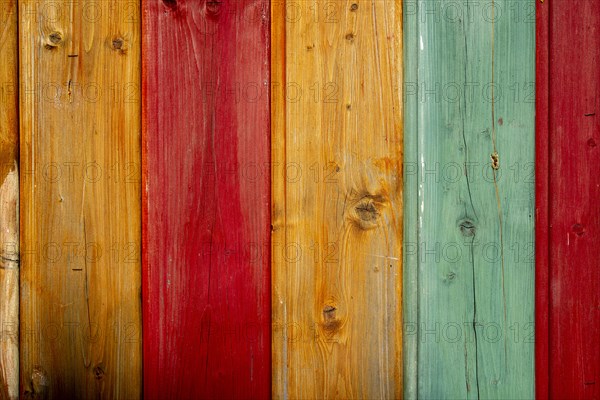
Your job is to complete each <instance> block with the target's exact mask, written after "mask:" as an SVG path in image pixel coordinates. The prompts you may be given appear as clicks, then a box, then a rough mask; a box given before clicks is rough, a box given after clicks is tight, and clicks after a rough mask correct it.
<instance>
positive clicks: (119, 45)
mask: <svg viewBox="0 0 600 400" xmlns="http://www.w3.org/2000/svg"><path fill="white" fill-rule="evenodd" d="M123 43H124V41H123V39H122V38H120V37H116V38H113V40H112V47H113V49H115V50H122V49H123Z"/></svg>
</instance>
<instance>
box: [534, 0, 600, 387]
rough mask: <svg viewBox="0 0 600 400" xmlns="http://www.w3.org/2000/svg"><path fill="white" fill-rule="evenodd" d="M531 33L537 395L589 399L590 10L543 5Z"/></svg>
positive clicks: (599, 86)
mask: <svg viewBox="0 0 600 400" xmlns="http://www.w3.org/2000/svg"><path fill="white" fill-rule="evenodd" d="M537 29H538V77H537V79H538V109H537V112H538V119H537V121H538V155H537V159H538V165H537V168H538V175H537V179H538V182H537V186H538V192H537V195H538V196H537V206H538V215H537V218H538V219H537V224H538V230H537V235H538V236H537V243H538V246H537V256H536V258H537V278H538V279H537V283H538V288H537V297H538V298H537V300H538V302H537V306H538V309H537V313H538V317H537V323H538V326H537V342H536V344H537V397H538V398H553V399H554V398H555V399H563V398H568V399H598V398H600V340H599V336H598V335H599V334H600V268H598V256H597V247H598V243H600V206H599V199H600V163H598V158H599V157H600V153H599V151H600V147H599V145H600V108H599V106H600V74H599V73H598V65H600V2H598V1H596V0H582V1H578V2H576V4H575V3H573V2H569V1H551V0H550V1H546V2H544V4H541V5H539V6H538V28H537ZM544 225H547V227H548V229H546V228H545V227H544Z"/></svg>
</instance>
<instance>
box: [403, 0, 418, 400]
mask: <svg viewBox="0 0 600 400" xmlns="http://www.w3.org/2000/svg"><path fill="white" fill-rule="evenodd" d="M402 6H403V10H402V11H403V15H404V21H403V25H404V26H403V33H404V37H403V48H404V60H403V67H404V72H403V76H404V81H403V106H404V132H407V133H408V134H405V135H404V138H403V139H404V143H403V145H404V152H403V158H404V160H403V193H402V194H403V197H402V203H403V206H404V210H408V212H406V211H405V212H403V214H402V217H403V219H404V226H403V228H404V237H403V244H402V245H403V260H402V273H403V277H402V283H403V287H402V297H403V299H402V300H403V304H402V316H403V325H402V327H403V332H404V333H403V343H402V344H403V350H402V354H403V356H404V358H403V366H404V371H403V372H404V373H403V376H404V393H403V395H404V398H406V399H415V398H417V373H418V348H419V337H418V335H417V332H418V327H419V318H418V299H419V297H418V288H419V285H418V279H419V274H418V271H417V266H418V232H417V230H416V229H414V228H415V227H416V226H417V224H418V218H417V213H416V212H414V210H417V207H418V201H419V186H418V185H419V180H418V176H417V171H418V162H419V159H418V155H419V152H418V143H417V139H418V137H417V134H416V132H417V129H418V126H419V119H418V116H419V114H418V102H417V101H414V100H410V99H411V98H412V97H413V96H415V95H416V94H417V87H418V86H417V82H418V61H419V57H418V54H419V53H418V49H419V46H418V45H417V43H418V38H419V35H418V30H419V24H418V23H417V22H418V21H417V18H415V17H414V14H415V13H416V12H417V2H416V1H408V0H404V1H403V4H402Z"/></svg>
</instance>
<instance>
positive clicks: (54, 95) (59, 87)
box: [19, 0, 142, 399]
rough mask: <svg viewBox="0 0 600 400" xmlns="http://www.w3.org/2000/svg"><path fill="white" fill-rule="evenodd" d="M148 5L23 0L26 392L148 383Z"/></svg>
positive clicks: (132, 393)
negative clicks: (144, 345) (144, 242)
mask: <svg viewBox="0 0 600 400" xmlns="http://www.w3.org/2000/svg"><path fill="white" fill-rule="evenodd" d="M139 11H140V10H139V3H137V2H122V1H112V0H111V1H106V2H96V1H91V0H90V1H86V0H82V1H79V2H71V1H67V0H64V1H62V0H61V1H57V0H53V1H37V0H35V1H34V0H21V1H19V38H20V93H21V96H20V127H21V131H20V139H21V146H20V147H21V221H22V224H21V250H22V253H21V255H22V270H21V335H20V342H21V374H20V375H21V377H20V381H21V385H20V386H21V387H20V391H21V392H20V394H21V397H22V398H57V399H65V398H123V399H136V398H139V397H140V396H141V389H142V382H141V378H142V358H141V316H142V315H141V299H140V296H141V259H140V253H141V252H140V246H141V211H140V199H141V191H140V186H141V163H140V161H141V151H140V137H141V134H140V132H141V123H140V118H141V107H140V93H139V92H140V85H139V83H140V15H139Z"/></svg>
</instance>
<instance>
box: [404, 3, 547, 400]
mask: <svg viewBox="0 0 600 400" xmlns="http://www.w3.org/2000/svg"><path fill="white" fill-rule="evenodd" d="M404 15H405V19H406V20H407V23H406V30H405V48H406V53H405V54H406V58H405V60H406V70H407V72H406V80H405V84H404V88H405V91H404V93H405V96H404V98H405V102H406V110H407V112H406V115H407V118H406V120H405V138H406V141H405V155H406V162H405V169H404V174H405V182H406V186H405V205H406V206H405V216H406V219H405V229H406V240H405V243H404V249H405V259H404V260H405V266H404V269H405V287H406V288H407V291H406V293H405V301H404V305H405V308H404V309H405V315H406V318H405V320H404V326H405V332H404V337H405V340H406V341H405V343H406V346H407V349H406V359H405V365H406V370H405V388H406V390H405V396H406V398H439V399H442V398H511V399H517V398H532V397H533V395H534V354H533V352H534V345H533V341H534V340H533V336H534V263H533V261H534V260H533V258H534V256H533V250H534V248H533V246H534V244H533V241H534V223H533V222H534V214H533V213H534V176H533V175H534V165H533V162H534V88H535V86H534V60H535V58H534V51H535V42H534V32H535V9H534V3H533V2H525V1H522V2H521V1H517V2H514V1H504V0H496V1H490V2H484V3H478V4H475V3H471V4H467V3H463V2H460V3H459V2H451V1H440V2H416V1H412V2H409V1H407V2H405V8H404Z"/></svg>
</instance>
